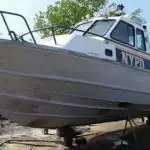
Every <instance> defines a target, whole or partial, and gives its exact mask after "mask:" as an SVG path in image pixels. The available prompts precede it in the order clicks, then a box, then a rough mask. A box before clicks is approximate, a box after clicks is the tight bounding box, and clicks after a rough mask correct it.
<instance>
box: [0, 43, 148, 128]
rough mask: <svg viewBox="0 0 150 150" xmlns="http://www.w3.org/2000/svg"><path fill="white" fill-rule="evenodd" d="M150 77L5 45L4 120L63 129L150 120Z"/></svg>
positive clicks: (63, 53)
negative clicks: (147, 117) (128, 118)
mask: <svg viewBox="0 0 150 150" xmlns="http://www.w3.org/2000/svg"><path fill="white" fill-rule="evenodd" d="M149 77H150V72H148V71H144V70H139V69H135V68H132V67H128V66H125V65H123V64H119V63H117V62H112V61H108V60H103V59H100V58H94V57H90V56H87V55H83V54H79V53H75V52H69V51H67V50H62V49H60V48H54V47H46V46H40V45H36V46H35V45H34V44H27V43H24V44H23V43H17V42H12V41H2V42H1V43H0V85H1V86H0V114H2V115H3V116H4V117H7V118H8V119H10V120H12V121H14V122H17V123H19V124H21V125H25V126H31V127H40V128H58V127H63V126H76V125H86V124H92V123H100V122H105V121H114V120H120V119H124V118H125V117H126V115H127V110H128V112H129V113H130V112H131V111H132V116H133V117H141V116H145V115H148V114H150V90H149V89H150V80H149Z"/></svg>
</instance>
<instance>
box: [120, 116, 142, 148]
mask: <svg viewBox="0 0 150 150" xmlns="http://www.w3.org/2000/svg"><path fill="white" fill-rule="evenodd" d="M128 122H129V125H130V127H131V130H132V134H133V137H134V141H135V147H136V149H137V150H139V149H140V148H139V143H138V141H137V136H136V131H135V128H136V127H137V124H136V123H135V121H134V120H133V119H131V118H130V116H128V117H127V119H126V122H125V127H124V131H123V134H122V138H121V144H120V147H122V146H123V141H124V138H125V134H126V131H127V125H128ZM133 124H134V125H135V127H133Z"/></svg>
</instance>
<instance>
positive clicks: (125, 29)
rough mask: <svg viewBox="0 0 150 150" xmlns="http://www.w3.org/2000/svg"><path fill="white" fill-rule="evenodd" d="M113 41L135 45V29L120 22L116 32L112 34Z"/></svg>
mask: <svg viewBox="0 0 150 150" xmlns="http://www.w3.org/2000/svg"><path fill="white" fill-rule="evenodd" d="M111 37H112V39H115V40H117V41H120V42H122V43H125V44H128V45H130V46H134V45H135V32H134V27H133V26H132V25H130V24H128V23H125V22H123V21H120V22H119V23H118V25H117V26H116V28H115V29H114V31H113V32H112V33H111Z"/></svg>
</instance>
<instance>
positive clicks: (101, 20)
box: [83, 19, 116, 37]
mask: <svg viewBox="0 0 150 150" xmlns="http://www.w3.org/2000/svg"><path fill="white" fill-rule="evenodd" d="M103 20H106V21H114V24H115V22H116V19H101V20H95V21H94V22H93V24H92V25H91V26H90V27H89V29H88V30H87V31H86V32H85V33H84V34H83V36H86V34H88V32H89V31H90V29H91V28H93V26H94V25H95V23H96V22H99V21H103ZM114 24H113V25H112V27H113V26H114ZM112 27H110V28H109V29H108V30H107V32H105V34H103V35H99V36H100V37H103V36H105V35H106V34H107V33H108V32H109V31H110V29H111V28H112ZM93 34H95V33H93ZM97 35H98V34H97Z"/></svg>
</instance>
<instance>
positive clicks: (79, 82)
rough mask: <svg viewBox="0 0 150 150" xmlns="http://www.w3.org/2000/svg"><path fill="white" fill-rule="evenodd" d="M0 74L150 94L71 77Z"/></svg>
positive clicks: (16, 73)
mask: <svg viewBox="0 0 150 150" xmlns="http://www.w3.org/2000/svg"><path fill="white" fill-rule="evenodd" d="M0 73H4V74H11V75H14V76H23V77H31V78H39V79H49V80H56V81H58V80H59V81H63V82H71V83H78V84H87V85H92V86H101V87H104V88H111V89H117V90H123V91H128V92H135V93H140V94H150V93H148V92H145V91H137V90H134V89H130V88H122V87H120V86H110V85H106V84H102V83H97V82H91V81H90V82H89V81H85V80H78V79H73V78H69V77H67V78H66V77H60V76H46V75H39V74H34V73H20V72H14V71H8V70H5V69H0Z"/></svg>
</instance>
